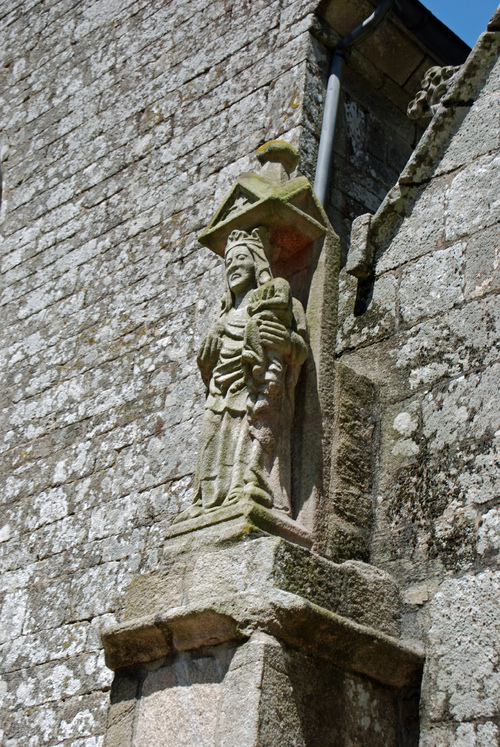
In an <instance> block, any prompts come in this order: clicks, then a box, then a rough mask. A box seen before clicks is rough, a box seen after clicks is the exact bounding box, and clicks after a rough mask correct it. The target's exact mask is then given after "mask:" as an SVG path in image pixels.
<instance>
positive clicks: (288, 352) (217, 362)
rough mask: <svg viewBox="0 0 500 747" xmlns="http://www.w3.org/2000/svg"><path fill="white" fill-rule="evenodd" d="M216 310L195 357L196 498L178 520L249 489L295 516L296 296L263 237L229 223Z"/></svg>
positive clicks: (300, 329) (300, 338) (300, 335)
mask: <svg viewBox="0 0 500 747" xmlns="http://www.w3.org/2000/svg"><path fill="white" fill-rule="evenodd" d="M224 262H225V274H226V288H225V293H224V297H223V299H222V310H221V314H220V316H219V318H218V319H217V321H216V322H215V324H214V325H213V326H212V328H211V329H210V331H209V333H208V335H207V336H206V337H205V339H204V340H203V342H202V344H201V347H200V349H199V352H198V366H199V369H200V372H201V375H202V378H203V381H204V382H205V385H206V387H207V400H206V404H205V414H204V418H203V424H202V429H201V435H200V442H199V452H198V464H197V472H196V481H195V492H194V502H193V505H192V506H190V508H188V509H187V511H184V512H183V513H182V514H181V515H180V516H179V517H178V518H177V520H176V521H177V522H179V521H183V520H185V519H189V518H194V517H197V516H200V515H202V514H205V513H207V512H212V511H215V510H217V509H219V508H221V507H226V506H230V505H231V504H234V503H236V502H238V501H239V500H241V499H244V498H249V499H251V500H254V501H256V502H257V503H260V504H261V505H263V506H266V507H267V508H274V509H278V510H279V511H282V512H284V513H285V514H286V515H288V516H290V517H291V515H292V507H291V500H290V472H291V469H290V434H291V427H292V420H293V413H294V393H295V385H296V383H297V379H298V376H299V372H300V367H301V365H302V364H303V362H304V361H305V360H306V358H307V355H308V343H307V327H306V318H305V313H304V309H303V307H302V305H301V303H300V302H299V301H298V300H297V299H295V298H293V297H292V294H291V290H290V285H289V283H288V282H287V281H286V280H284V279H283V278H273V275H272V272H271V266H270V263H269V260H268V258H267V254H266V247H265V237H264V238H262V235H261V232H260V231H259V229H255V230H254V231H252V232H251V233H247V232H245V231H233V232H232V233H231V234H230V235H229V238H228V241H227V245H226V251H225V258H224Z"/></svg>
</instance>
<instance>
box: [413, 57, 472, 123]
mask: <svg viewBox="0 0 500 747" xmlns="http://www.w3.org/2000/svg"><path fill="white" fill-rule="evenodd" d="M459 68H460V66H458V67H454V66H453V65H446V66H445V67H438V66H436V67H431V68H429V70H427V72H426V74H425V76H424V79H423V80H422V89H421V90H420V91H419V92H418V93H417V95H416V96H415V98H414V99H413V101H410V103H409V104H408V109H407V110H406V113H407V115H408V117H409V118H410V119H423V118H424V117H433V116H434V114H435V113H436V111H437V108H438V106H439V104H440V103H441V99H442V98H443V96H444V95H445V94H446V92H447V90H448V88H449V86H450V82H451V79H452V78H453V76H454V75H455V73H456V72H457V70H459Z"/></svg>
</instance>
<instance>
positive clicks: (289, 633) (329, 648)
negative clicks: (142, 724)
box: [102, 590, 423, 688]
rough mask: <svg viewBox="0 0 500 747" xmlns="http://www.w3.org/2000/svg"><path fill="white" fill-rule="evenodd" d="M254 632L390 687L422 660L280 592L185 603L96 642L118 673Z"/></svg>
mask: <svg viewBox="0 0 500 747" xmlns="http://www.w3.org/2000/svg"><path fill="white" fill-rule="evenodd" d="M255 630H260V631H262V632H265V633H268V634H269V635H272V636H274V637H276V638H278V639H280V640H282V641H283V642H285V643H286V644H289V645H291V646H293V647H294V648H295V649H297V650H299V651H302V652H303V653H305V654H309V655H313V656H315V657H318V658H320V659H325V660H327V661H330V662H331V663H333V664H335V665H337V666H339V667H341V668H344V669H347V670H349V671H351V672H357V673H358V674H364V675H367V676H368V677H371V678H373V679H375V680H377V681H378V682H381V683H382V684H385V685H389V686H392V687H397V688H400V687H404V686H407V685H413V684H416V683H418V682H419V680H420V677H421V671H422V666H423V658H422V656H420V655H419V654H418V653H417V652H415V651H413V650H411V649H409V648H408V647H406V646H405V645H403V644H402V643H400V642H399V641H398V640H396V639H395V638H392V637H391V636H389V635H386V634H384V633H381V632H380V631H377V630H375V629H373V628H370V627H367V626H364V625H360V624H358V623H356V622H354V621H352V620H349V619H347V618H344V617H341V616H340V615H337V614H335V613H334V612H330V611H329V610H326V609H324V608H322V607H319V606H318V605H316V604H313V603H311V602H309V601H307V600H305V599H303V598H301V597H299V596H298V595H296V594H291V593H289V592H285V591H280V590H273V591H272V592H268V593H267V594H262V595H259V594H254V595H252V596H249V595H245V597H244V598H238V597H234V596H233V597H229V598H227V599H219V600H218V601H217V602H216V603H215V604H213V605H211V606H210V607H197V606H189V605H188V606H185V607H179V608H174V609H171V610H168V611H166V612H160V613H159V614H156V615H150V616H146V617H143V618H141V619H138V620H133V621H131V622H125V623H122V624H120V625H115V626H113V627H109V628H107V629H106V630H105V631H104V632H103V634H102V641H103V644H104V650H105V656H106V664H107V666H108V667H109V668H110V669H113V670H117V669H119V668H122V667H129V666H133V665H137V664H144V663H147V662H150V661H154V660H158V659H162V658H164V657H169V656H172V655H174V654H176V653H180V652H183V651H189V650H193V649H198V648H201V647H204V646H216V645H218V644H222V643H227V642H229V641H238V640H245V639H248V638H250V636H251V634H252V633H253V632H254V631H255Z"/></svg>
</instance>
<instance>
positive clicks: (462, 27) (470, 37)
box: [420, 0, 498, 47]
mask: <svg viewBox="0 0 500 747" xmlns="http://www.w3.org/2000/svg"><path fill="white" fill-rule="evenodd" d="M420 2H421V3H422V5H425V7H426V8H429V10H430V11H431V13H433V14H434V15H435V16H436V18H439V20H440V21H443V23H445V24H446V25H447V26H448V28H450V29H451V30H452V31H454V32H455V34H457V36H459V37H460V38H461V39H463V40H464V42H466V43H467V44H468V45H469V46H470V47H473V46H474V44H475V43H476V41H477V38H478V36H479V35H480V34H482V33H483V31H484V30H485V29H486V24H487V23H488V21H489V20H490V18H491V16H492V15H493V13H494V11H495V9H496V7H497V5H498V0H420Z"/></svg>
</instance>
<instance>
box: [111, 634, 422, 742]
mask: <svg viewBox="0 0 500 747" xmlns="http://www.w3.org/2000/svg"><path fill="white" fill-rule="evenodd" d="M366 744H369V745H370V746H371V747H417V745H418V689H417V688H408V687H406V688H403V689H400V690H395V689H394V688H390V687H386V686H384V685H381V684H380V683H377V682H374V681H373V680H370V679H368V678H366V677H362V676H358V675H355V674H352V673H349V672H346V671H343V670H341V669H339V668H337V667H335V666H333V665H332V664H331V663H330V662H328V661H325V660H324V659H321V658H316V657H313V656H310V655H305V654H304V653H303V652H301V651H297V650H295V649H294V648H291V647H289V646H287V645H286V644H284V643H283V642H282V641H280V640H279V639H277V638H276V637H274V636H270V635H268V634H266V633H263V632H260V631H255V632H254V633H252V635H251V636H250V637H249V638H248V640H246V641H244V642H236V641H232V642H229V643H226V644H221V645H219V646H212V647H206V648H201V649H195V650H191V651H187V652H184V653H178V654H177V655H174V656H172V657H168V658H167V659H164V660H160V661H157V662H154V663H152V664H149V665H147V666H142V667H135V668H134V669H132V670H119V671H118V672H117V674H116V675H115V681H114V684H113V688H112V694H111V707H110V711H109V717H108V729H107V734H106V741H105V747H144V746H145V745H155V747H201V746H203V747H278V745H279V747H339V746H340V745H356V746H357V745H366Z"/></svg>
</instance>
